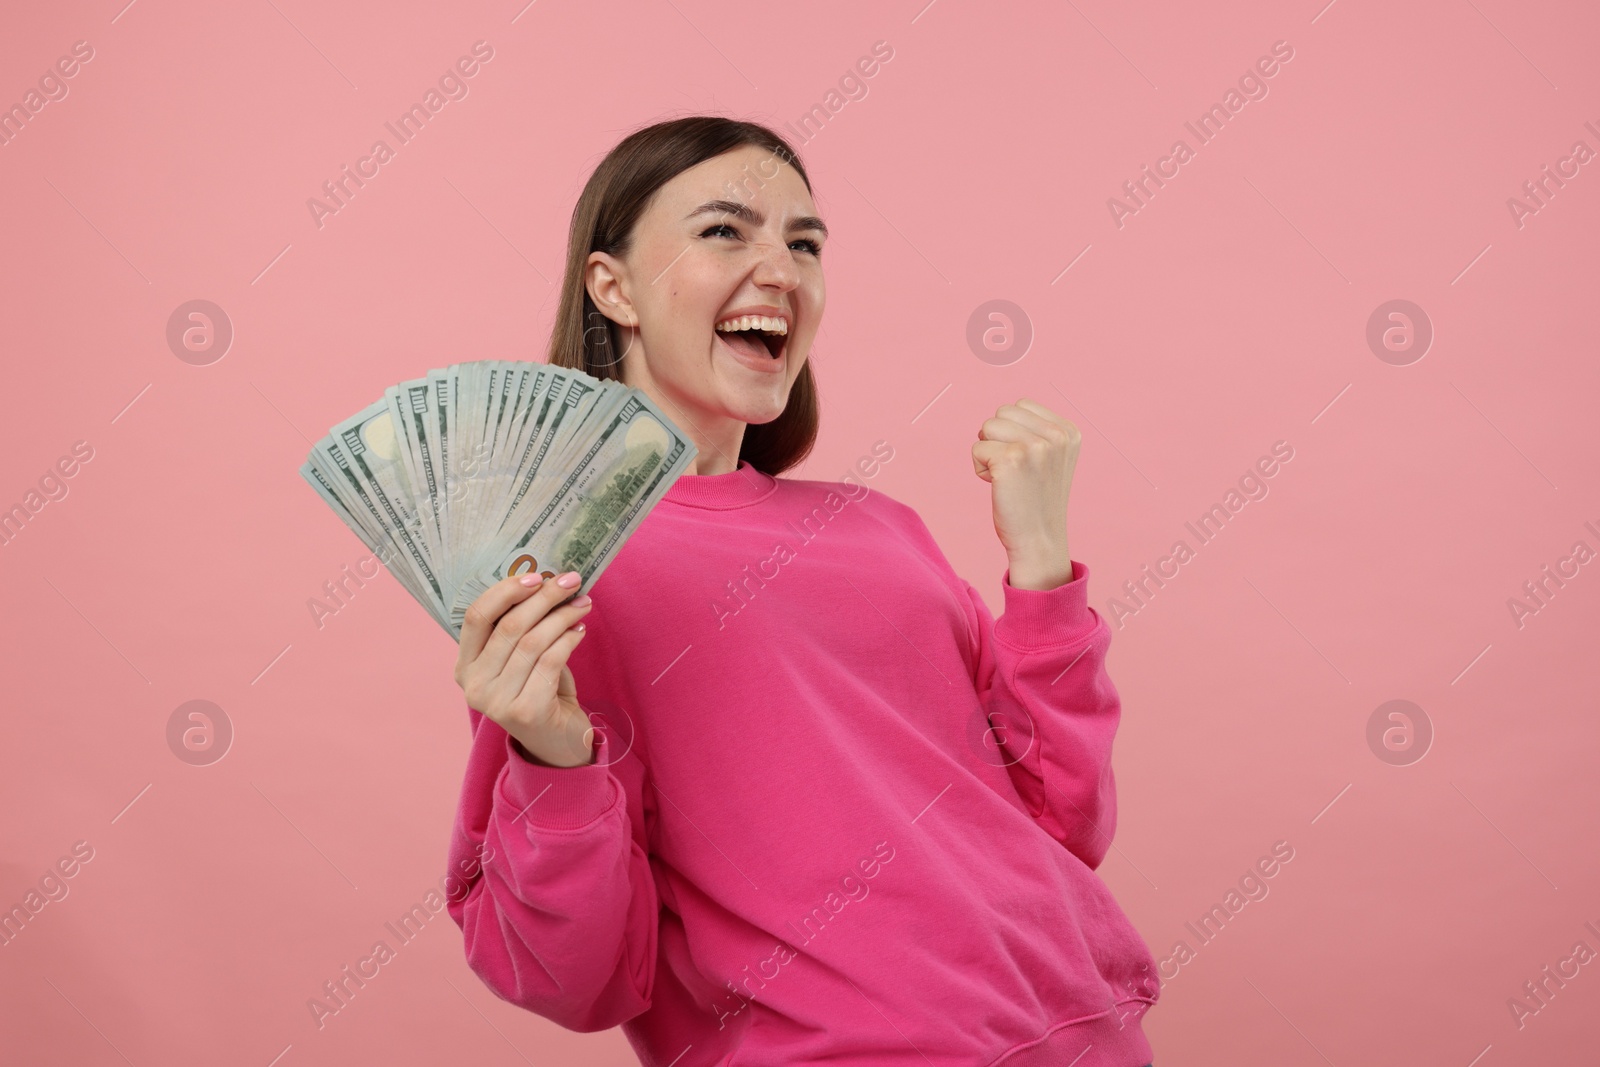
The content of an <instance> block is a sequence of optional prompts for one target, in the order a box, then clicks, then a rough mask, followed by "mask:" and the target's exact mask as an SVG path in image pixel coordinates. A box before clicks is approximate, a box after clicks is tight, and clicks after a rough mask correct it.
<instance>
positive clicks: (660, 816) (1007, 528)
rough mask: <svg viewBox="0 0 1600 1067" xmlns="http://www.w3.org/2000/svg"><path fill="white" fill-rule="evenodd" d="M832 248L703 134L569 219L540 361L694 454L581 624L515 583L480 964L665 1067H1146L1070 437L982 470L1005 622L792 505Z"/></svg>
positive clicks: (728, 127)
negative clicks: (687, 443)
mask: <svg viewBox="0 0 1600 1067" xmlns="http://www.w3.org/2000/svg"><path fill="white" fill-rule="evenodd" d="M816 214H817V213H816V209H815V207H814V205H813V204H812V199H811V189H810V181H809V178H808V177H807V176H806V173H805V170H804V169H803V167H802V166H801V163H800V161H799V160H798V159H797V158H796V157H795V155H794V153H793V151H792V150H791V149H790V148H789V146H788V145H787V144H786V143H785V142H784V141H783V140H782V139H781V138H779V137H778V136H777V135H776V134H774V133H773V132H772V131H770V130H768V129H766V128H765V127H762V126H758V125H753V124H748V123H743V122H735V121H731V120H728V119H723V118H716V117H692V118H685V119H679V120H675V121H671V122H665V123H661V124H658V125H655V126H651V127H648V128H646V129H643V130H640V131H639V132H637V133H634V134H632V135H631V136H629V137H628V138H627V139H625V140H624V141H623V142H622V143H621V144H619V145H618V146H617V147H616V148H615V149H614V150H613V151H612V152H611V153H610V154H609V155H608V156H607V157H606V159H605V160H604V161H603V162H601V164H600V166H599V167H598V168H597V169H596V170H595V172H594V174H593V176H592V177H591V178H590V180H589V182H588V184H587V185H586V187H585V188H584V191H583V194H582V196H581V197H580V198H579V201H578V204H577V207H576V209H575V210H574V212H573V217H572V230H571V234H570V246H569V249H568V255H567V267H566V275H565V278H564V281H563V286H562V293H561V304H560V308H559V310H558V312H557V319H556V324H555V328H554V331H553V335H552V344H551V352H550V362H552V363H554V364H558V365H560V366H566V367H574V368H581V369H583V370H586V371H588V372H589V373H591V374H594V375H595V376H597V377H605V378H619V377H620V379H621V380H622V381H624V382H626V383H627V384H629V385H631V386H636V387H637V388H639V389H641V390H643V391H644V392H646V393H647V394H648V395H649V396H650V397H651V398H652V399H653V400H655V401H656V403H657V404H658V405H659V406H660V407H661V408H662V410H663V411H665V412H666V413H667V414H668V415H669V416H670V417H671V418H672V419H673V420H674V421H675V422H676V423H677V424H678V426H679V427H680V428H681V429H682V430H683V431H684V432H685V433H687V434H689V435H690V436H691V437H692V438H693V440H694V443H695V445H696V447H697V448H698V450H699V451H698V455H697V457H696V466H695V467H694V468H692V469H691V471H690V472H689V473H688V474H685V475H684V476H683V477H681V478H679V480H678V481H677V482H676V483H674V484H673V486H672V488H671V489H670V490H669V492H668V493H667V495H666V496H665V498H664V499H663V500H662V502H661V503H660V504H659V505H658V506H657V507H656V508H655V509H654V510H653V511H652V512H651V514H650V515H649V516H648V518H646V520H645V521H644V522H643V523H642V524H641V525H640V527H639V529H638V530H637V531H636V532H635V534H634V535H633V537H632V538H631V539H630V540H629V542H628V544H627V546H626V548H625V549H624V550H623V551H622V552H621V553H620V554H619V555H618V557H617V558H616V560H615V561H614V562H613V563H612V564H611V565H610V567H609V568H608V570H607V571H606V573H605V574H604V576H603V577H602V578H601V579H600V580H599V581H597V582H596V583H595V584H594V587H593V595H592V597H591V596H580V597H576V598H573V597H572V595H571V594H572V590H573V589H574V588H575V587H576V586H577V585H578V583H579V579H578V576H577V574H576V573H570V574H565V575H561V576H560V577H557V578H554V579H549V580H541V579H540V577H539V576H538V575H526V576H522V577H520V578H518V577H513V578H508V579H506V580H505V581H503V582H501V583H499V584H498V585H496V586H495V587H494V588H492V589H490V590H489V591H488V592H486V593H485V594H484V595H483V596H482V597H480V598H479V599H478V601H477V602H476V603H475V604H474V605H473V607H472V610H471V612H470V613H469V614H468V616H467V620H466V624H465V627H464V628H463V630H462V633H461V651H460V658H459V660H458V662H457V666H456V681H457V682H458V683H459V684H460V685H461V687H462V689H463V691H464V693H465V695H466V698H467V702H468V705H469V712H468V715H469V717H470V719H471V723H472V729H473V732H474V739H473V746H472V752H471V756H470V758H469V761H468V765H467V769H466V775H465V780H464V782H463V786H462V794H461V805H460V810H459V813H458V817H457V821H456V826H455V830H454V834H453V840H452V844H451V855H450V859H451V866H452V868H453V869H460V870H476V874H475V876H474V877H473V878H472V879H471V881H470V885H469V888H468V889H467V891H466V892H465V893H464V894H463V895H461V896H460V897H459V898H458V899H457V898H453V899H452V900H451V901H450V913H451V915H452V916H453V917H454V918H455V920H456V922H457V923H458V924H459V925H460V926H461V928H462V931H463V933H464V935H465V944H466V954H467V960H468V962H469V964H470V965H471V966H472V968H473V970H474V971H475V972H476V973H477V974H478V975H479V976H480V977H481V978H482V979H483V980H484V982H485V983H487V984H488V986H489V987H490V988H491V989H493V990H494V991H495V992H496V993H497V994H498V995H499V996H501V997H502V998H504V999H506V1000H509V1001H511V1002H512V1003H514V1004H518V1005H521V1006H522V1007H525V1008H527V1009H528V1010H530V1011H534V1012H537V1013H538V1014H540V1015H542V1016H544V1017H546V1018H549V1019H552V1020H554V1021H556V1022H558V1023H560V1024H561V1025H562V1026H565V1027H568V1028H569V1029H573V1030H582V1031H592V1030H600V1029H604V1028H607V1027H611V1026H617V1025H619V1024H620V1025H621V1026H622V1027H623V1030H624V1032H625V1033H626V1035H627V1037H628V1039H629V1041H630V1042H631V1043H632V1044H633V1047H634V1049H635V1050H636V1051H637V1053H638V1055H639V1057H640V1059H641V1060H642V1061H643V1062H644V1063H647V1064H653V1065H665V1064H669V1063H671V1064H678V1065H680V1067H690V1065H700V1064H705V1065H710V1064H733V1063H748V1064H755V1063H763V1064H777V1063H782V1064H788V1063H812V1062H824V1061H825V1062H827V1063H830V1064H835V1065H840V1067H844V1065H860V1067H868V1065H871V1067H882V1065H884V1064H893V1063H901V1064H912V1063H917V1064H932V1065H934V1067H946V1065H950V1067H955V1065H972V1067H979V1065H986V1067H1000V1065H1004V1067H1044V1065H1052V1067H1054V1065H1066V1064H1069V1063H1071V1064H1074V1065H1076V1067H1140V1065H1143V1064H1146V1063H1147V1062H1148V1061H1149V1059H1150V1046H1149V1044H1148V1042H1147V1041H1146V1039H1145V1037H1144V1036H1143V1034H1142V1032H1141V1030H1140V1026H1139V1017H1140V1015H1141V1014H1142V1013H1143V1011H1144V1010H1145V1009H1146V1008H1148V1007H1149V1005H1151V1004H1153V1003H1154V1002H1155V1000H1156V997H1157V990H1158V983H1157V981H1156V978H1155V968H1154V966H1153V964H1154V960H1153V959H1152V957H1151V955H1150V953H1149V950H1148V948H1147V947H1146V946H1145V943H1144V941H1143V940H1142V939H1141V938H1140V936H1139V934H1138V933H1137V932H1136V931H1135V930H1134V929H1133V927H1132V925H1131V924H1130V923H1129V922H1128V920H1127V918H1126V917H1125V916H1124V915H1123V913H1122V911H1121V910H1120V909H1119V908H1118V907H1117V904H1116V902H1115V901H1114V900H1113V899H1112V897H1111V895H1110V893H1109V891H1108V890H1107V889H1106V887H1105V885H1104V884H1103V883H1102V882H1101V881H1100V880H1099V878H1098V877H1097V876H1096V875H1095V874H1094V873H1093V868H1095V867H1096V866H1098V865H1099V863H1100V861H1101V859H1102V858H1103V857H1104V855H1105V852H1106V850H1107V849H1108V848H1109V846H1110V840H1111V833H1112V831H1113V829H1114V826H1115V819H1116V802H1115V779H1114V778H1113V776H1112V772H1111V763H1110V758H1111V745H1112V738H1113V735H1114V734H1115V732H1116V726H1117V721H1118V719H1119V717H1120V712H1121V706H1120V702H1119V699H1118V697H1117V694H1116V690H1115V689H1114V688H1113V687H1112V684H1111V682H1110V680H1109V678H1107V676H1106V674H1105V665H1104V664H1105V653H1106V648H1107V646H1108V644H1109V642H1110V629H1109V627H1108V626H1107V624H1106V623H1105V622H1104V620H1102V619H1101V617H1100V616H1099V615H1098V614H1096V613H1095V612H1094V611H1093V610H1092V609H1090V608H1089V606H1088V600H1087V583H1088V574H1089V572H1088V569H1087V568H1086V567H1084V565H1083V564H1082V563H1074V561H1072V560H1071V558H1070V556H1069V555H1068V552H1067V539H1066V505H1067V495H1068V490H1069V488H1070V485H1071V479H1072V472H1073V467H1074V464H1075V462H1076V459H1077V452H1078V445H1079V437H1078V433H1077V430H1076V429H1075V428H1074V427H1073V426H1072V425H1071V424H1070V423H1068V422H1067V421H1065V420H1064V419H1062V418H1060V417H1059V416H1057V415H1055V414H1053V413H1052V412H1051V411H1049V410H1048V409H1047V408H1045V407H1043V406H1042V405H1039V404H1036V403H1034V402H1032V401H1029V400H1021V401H1019V402H1018V403H1017V404H1014V405H1013V404H1008V405H1005V406H1003V407H1001V408H1000V409H999V410H998V411H997V412H996V415H995V417H994V418H992V419H989V420H987V421H986V422H985V423H984V424H983V426H982V429H981V430H980V432H979V434H978V441H977V443H976V444H974V445H973V448H972V456H973V468H974V470H975V472H976V473H977V474H978V476H979V477H982V478H983V479H985V480H986V481H988V482H990V483H991V485H992V488H993V499H994V521H995V528H996V531H997V532H998V534H999V536H1000V539H1001V541H1002V543H1003V545H1004V546H1005V549H1006V552H1007V556H1008V559H1009V562H1010V566H1009V568H1008V569H1007V571H1006V575H1005V579H1004V582H1005V584H1004V586H1003V588H1004V595H1005V603H1006V610H1005V612H1004V614H1003V616H1002V617H1001V619H1000V620H999V622H998V623H997V622H995V621H994V619H993V618H992V616H991V615H990V613H989V611H988V609H987V608H986V607H985V605H984V602H983V600H982V599H981V598H980V597H979V596H978V594H977V592H976V590H974V589H973V587H972V586H971V585H969V584H967V583H966V582H965V581H964V580H962V579H961V578H960V577H959V576H958V575H956V574H955V572H954V571H953V570H952V569H951V567H950V564H949V563H948V562H947V561H946V560H945V558H944V556H943V554H942V553H941V552H940V550H939V547H938V546H937V545H936V544H935V543H934V540H933V537H932V536H931V535H930V534H929V532H928V529H927V527H926V526H924V524H923V523H922V521H921V520H920V519H919V518H918V516H917V514H916V513H915V512H914V511H913V510H911V509H910V508H909V507H907V506H905V505H903V504H900V503H898V502H896V501H894V500H891V499H889V498H888V497H886V496H884V495H883V494H881V493H873V492H871V491H869V490H868V489H867V487H866V485H865V484H864V482H863V481H862V480H861V478H857V477H852V478H851V479H850V480H849V481H847V482H820V481H803V480H797V479H779V478H777V477H775V476H776V475H777V474H779V473H780V472H782V471H784V470H786V469H788V468H790V467H792V466H794V465H795V464H796V463H798V462H799V461H800V460H801V459H802V458H803V457H804V456H805V454H806V453H807V452H808V451H809V450H810V448H811V445H812V442H813V441H814V439H815V437H816V428H817V399H816V389H815V386H814V384H813V382H812V378H811V371H810V367H809V365H808V364H807V362H806V355H807V353H808V351H809V349H810V347H811V342H812V339H813V338H814V337H815V336H816V332H817V327H818V325H819V324H820V322H821V319H822V311H823V303H824V288H823V277H822V264H821V260H820V254H821V252H822V247H823V245H824V243H825V241H826V239H827V231H826V227H825V226H824V225H823V223H822V221H821V220H820V219H818V218H817V217H816ZM893 456H894V451H893V447H892V446H891V445H889V444H888V443H887V442H883V441H880V442H878V446H877V447H876V448H875V450H874V454H873V456H871V457H867V458H863V460H862V462H861V464H860V465H859V466H858V470H859V471H860V475H861V476H862V477H871V476H873V475H875V474H876V473H877V470H878V467H879V465H880V464H882V463H884V462H889V461H891V460H892V459H893ZM600 605H604V606H603V607H601V606H600ZM577 679H582V687H581V696H580V689H579V686H578V683H577ZM580 700H581V703H580ZM476 856H484V857H488V858H487V859H486V860H485V863H484V864H483V866H482V867H481V869H478V868H477V865H476V864H475V863H474V861H473V857H476Z"/></svg>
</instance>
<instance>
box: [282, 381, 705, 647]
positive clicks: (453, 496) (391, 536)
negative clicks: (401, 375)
mask: <svg viewBox="0 0 1600 1067" xmlns="http://www.w3.org/2000/svg"><path fill="white" fill-rule="evenodd" d="M695 454H696V452H695V446H694V443H693V442H692V441H691V440H690V439H689V438H688V436H687V435H685V434H684V433H683V432H682V431H681V430H679V429H678V427H677V426H676V425H674V424H673V422H672V421H671V420H670V419H668V418H667V417H666V416H665V415H664V414H662V412H661V410H660V409H659V408H658V407H656V405H655V404H654V402H652V401H651V400H650V398H649V397H648V396H647V395H645V394H644V393H643V392H642V391H640V390H638V389H634V388H630V387H628V386H626V385H623V384H622V383H621V382H616V381H607V380H601V379H598V378H595V377H593V376H591V375H588V374H585V373H584V372H582V371H578V370H570V369H567V368H564V367H552V366H550V365H548V364H544V363H528V362H521V361H513V360H478V361H475V362H469V363H455V364H451V365H450V366H448V367H445V368H442V369H438V370H431V371H429V372H428V374H427V375H426V376H425V377H423V378H418V379H416V380H414V381H406V382H400V383H399V384H397V385H394V386H391V387H390V388H389V389H388V390H386V391H385V393H384V396H383V398H382V399H381V400H378V401H375V402H374V403H372V404H370V405H369V406H367V407H365V408H363V409H362V410H361V411H358V412H357V413H356V414H354V415H352V416H350V417H349V418H348V419H345V420H344V421H342V422H340V423H338V424H336V425H335V426H333V428H332V429H331V430H329V432H328V436H326V437H324V438H323V439H322V440H321V441H318V442H317V443H316V444H315V445H314V446H313V447H312V449H311V453H310V455H309V456H307V458H306V462H305V464H304V465H302V466H301V468H300V474H301V476H302V477H304V478H305V480H306V481H307V483H309V484H310V486H311V487H312V489H314V490H316V492H317V494H318V495H319V496H321V497H322V499H323V500H324V501H325V502H326V503H327V504H328V506H329V507H330V508H332V509H333V512H334V514H336V515H337V516H338V517H339V519H340V520H341V521H342V522H344V524H345V525H346V526H348V527H350V529H351V530H352V531H353V532H354V533H355V534H356V536H357V537H359V538H360V539H361V541H362V543H363V544H365V545H366V546H367V547H368V548H369V549H371V550H372V551H373V552H374V553H376V554H378V558H379V559H381V560H384V561H385V565H386V566H387V567H388V568H389V571H390V573H392V574H393V575H394V576H395V579H396V580H397V581H398V582H399V583H400V585H401V586H402V588H404V589H405V590H406V592H408V593H410V594H411V596H412V597H414V598H415V599H416V600H417V602H418V603H420V604H421V605H422V606H423V607H424V608H425V609H426V610H427V611H428V613H429V614H430V615H432V616H433V618H434V619H435V621H437V622H438V623H439V625H440V626H442V627H444V629H445V632H447V633H449V634H450V636H451V637H452V638H457V639H459V638H460V636H461V627H462V625H463V623H464V622H465V619H466V613H467V609H468V608H469V607H470V606H471V605H472V602H473V601H474V600H476V599H477V598H478V597H479V596H481V595H482V594H483V593H484V591H486V590H487V589H488V588H489V587H490V586H492V585H493V584H494V583H495V582H497V581H500V580H501V579H502V578H505V577H507V576H509V575H513V574H523V573H530V572H538V573H541V574H544V575H546V576H554V575H557V574H561V573H564V572H566V571H577V572H578V573H579V574H580V575H582V577H583V581H582V583H581V584H580V585H579V587H578V589H577V590H575V591H574V592H575V593H581V592H585V591H587V590H588V589H589V588H590V587H591V586H593V584H594V582H595V581H596V580H597V579H598V578H599V577H600V575H601V573H602V572H604V571H605V569H606V566H607V565H608V564H609V563H610V562H611V560H612V559H614V558H615V557H616V555H617V553H618V552H620V551H621V549H622V546H623V545H624V544H625V543H626V542H627V539H628V537H629V536H630V535H632V533H633V532H634V531H635V530H636V529H638V527H639V524H640V523H641V522H643V521H644V518H645V516H646V515H648V514H649V513H650V509H651V508H653V507H654V506H655V505H656V503H657V502H658V501H660V499H661V498H662V497H663V496H664V495H665V494H666V492H667V490H668V489H669V488H670V487H671V486H672V483H673V482H674V481H676V480H677V478H678V476H679V475H681V474H683V472H684V471H685V470H687V469H688V467H689V465H690V464H691V463H692V462H693V461H694V458H695Z"/></svg>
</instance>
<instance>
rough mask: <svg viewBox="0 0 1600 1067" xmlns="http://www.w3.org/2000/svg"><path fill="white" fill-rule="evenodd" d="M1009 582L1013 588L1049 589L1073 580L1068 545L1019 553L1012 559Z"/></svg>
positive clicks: (1070, 554)
mask: <svg viewBox="0 0 1600 1067" xmlns="http://www.w3.org/2000/svg"><path fill="white" fill-rule="evenodd" d="M1010 572H1011V573H1010V576H1009V578H1008V579H1007V582H1008V584H1009V585H1010V586H1011V588H1013V589H1037V590H1049V589H1055V588H1058V587H1059V586H1063V585H1066V584H1067V583H1068V582H1070V581H1072V578H1073V573H1072V572H1073V568H1072V553H1071V552H1070V551H1068V549H1067V546H1066V545H1061V546H1059V547H1056V548H1049V549H1040V550H1038V551H1034V552H1025V553H1019V554H1018V555H1017V556H1015V557H1013V558H1012V559H1011V561H1010Z"/></svg>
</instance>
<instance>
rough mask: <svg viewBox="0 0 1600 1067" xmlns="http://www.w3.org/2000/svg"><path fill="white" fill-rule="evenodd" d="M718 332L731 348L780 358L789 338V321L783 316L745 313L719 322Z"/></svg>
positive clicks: (752, 354) (745, 352) (757, 356)
mask: <svg viewBox="0 0 1600 1067" xmlns="http://www.w3.org/2000/svg"><path fill="white" fill-rule="evenodd" d="M717 333H718V334H720V335H721V337H722V340H723V342H724V343H725V344H727V345H728V347H729V348H732V349H734V350H735V351H738V352H742V353H744V354H745V355H747V356H751V357H754V358H761V359H771V360H776V359H780V358H782V356H783V350H784V347H785V346H786V345H787V343H788V340H789V323H788V322H787V321H786V320H784V319H781V318H765V317H762V316H758V315H745V316H742V317H740V318H736V319H729V320H727V321H725V322H721V323H718V324H717Z"/></svg>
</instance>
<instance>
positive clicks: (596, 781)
mask: <svg viewBox="0 0 1600 1067" xmlns="http://www.w3.org/2000/svg"><path fill="white" fill-rule="evenodd" d="M500 791H501V797H502V799H504V801H505V802H506V804H507V805H508V806H509V808H510V810H509V812H508V813H507V815H508V817H510V818H516V817H517V816H518V815H519V814H520V815H521V816H522V817H523V818H525V819H527V820H528V822H529V823H531V824H532V825H534V826H538V827H541V828H543V829H546V830H577V829H580V828H582V827H584V826H588V825H589V824H590V823H592V822H594V821H595V820H596V819H598V818H599V817H600V816H602V815H604V814H605V813H606V812H607V811H609V810H611V808H612V806H613V805H615V804H616V803H617V800H618V798H619V797H620V795H621V792H622V788H621V786H619V785H617V784H616V780H615V779H614V778H612V776H611V771H610V769H609V768H608V767H607V766H606V765H605V764H601V763H588V764H584V765H583V766H581V767H541V766H540V765H539V764H537V763H529V762H528V761H527V760H525V759H523V758H522V757H521V756H520V755H518V753H517V750H516V747H515V742H514V741H513V739H512V737H511V735H510V734H507V735H506V766H505V770H504V771H502V772H501V778H500Z"/></svg>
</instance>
